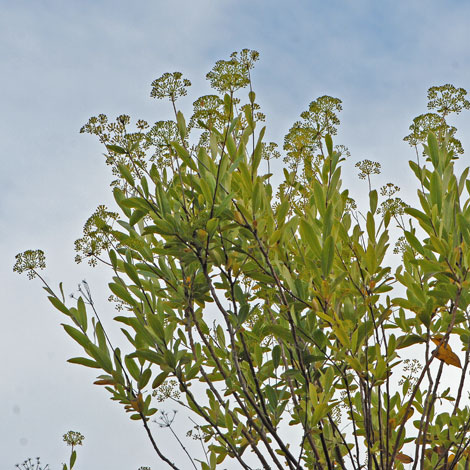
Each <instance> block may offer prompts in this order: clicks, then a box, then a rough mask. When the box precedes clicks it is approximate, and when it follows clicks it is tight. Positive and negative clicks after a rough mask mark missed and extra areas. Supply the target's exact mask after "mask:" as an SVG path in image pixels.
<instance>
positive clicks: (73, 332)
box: [62, 324, 93, 350]
mask: <svg viewBox="0 0 470 470" xmlns="http://www.w3.org/2000/svg"><path fill="white" fill-rule="evenodd" d="M62 326H63V327H64V330H65V331H66V332H67V333H68V334H69V335H70V336H71V337H72V338H73V339H74V340H75V341H76V342H77V343H78V344H79V345H80V346H82V347H83V348H84V349H85V350H88V349H90V346H92V345H93V343H92V342H91V341H90V340H89V338H88V336H86V335H84V334H83V333H82V332H81V331H80V330H77V329H76V328H74V327H73V326H70V325H64V324H63V325H62Z"/></svg>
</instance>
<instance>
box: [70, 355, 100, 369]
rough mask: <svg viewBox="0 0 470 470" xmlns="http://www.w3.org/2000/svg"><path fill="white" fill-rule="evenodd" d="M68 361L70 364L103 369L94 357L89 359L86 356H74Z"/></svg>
mask: <svg viewBox="0 0 470 470" xmlns="http://www.w3.org/2000/svg"><path fill="white" fill-rule="evenodd" d="M67 362H70V364H80V365H82V366H85V367H92V368H93V369H101V366H100V365H99V364H98V363H97V362H96V361H94V360H93V359H87V358H86V357H72V358H71V359H68V360H67Z"/></svg>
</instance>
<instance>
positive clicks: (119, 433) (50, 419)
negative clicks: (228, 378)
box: [0, 0, 470, 470]
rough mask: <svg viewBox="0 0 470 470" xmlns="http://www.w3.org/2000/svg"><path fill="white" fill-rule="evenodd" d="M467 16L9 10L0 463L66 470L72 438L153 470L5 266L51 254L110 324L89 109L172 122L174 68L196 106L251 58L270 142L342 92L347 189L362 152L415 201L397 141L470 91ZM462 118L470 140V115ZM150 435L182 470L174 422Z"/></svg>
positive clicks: (140, 2)
mask: <svg viewBox="0 0 470 470" xmlns="http://www.w3.org/2000/svg"><path fill="white" fill-rule="evenodd" d="M469 18H470V3H469V2H466V1H464V0H461V1H459V0H448V1H447V2H442V1H437V0H426V1H424V0H407V1H396V0H395V1H388V0H380V1H377V0H354V1H352V0H351V1H346V0H330V1H319V0H291V1H280V0H237V1H230V0H173V1H163V0H134V1H133V2H130V1H121V0H93V1H91V0H80V1H78V0H75V1H72V0H60V1H59V0H0V64H1V74H0V109H1V113H0V161H1V170H0V188H1V197H0V220H1V223H0V259H1V263H0V282H1V286H2V290H1V292H2V307H1V325H2V327H1V329H0V357H1V363H0V364H1V365H0V377H1V386H0V468H2V469H5V470H8V469H13V468H14V464H15V463H17V462H21V461H22V460H24V459H25V458H26V457H28V456H31V457H36V456H41V457H42V461H43V462H44V463H49V464H50V465H51V468H52V470H58V469H59V468H61V467H60V463H61V462H63V461H65V460H66V458H67V452H68V449H67V448H66V447H65V446H64V444H63V443H62V442H61V436H62V434H63V433H64V432H66V431H68V430H69V429H73V430H78V431H81V432H82V433H83V434H85V436H86V440H85V445H84V447H83V449H81V450H80V452H79V460H78V467H79V468H82V469H92V470H95V469H96V470H97V469H101V468H103V469H104V468H112V469H116V470H137V469H138V467H139V466H141V465H149V466H151V467H152V469H153V470H156V469H158V468H160V467H159V466H158V463H157V460H156V459H155V457H154V454H153V452H152V449H151V448H150V444H149V443H148V441H147V440H146V438H145V436H144V431H143V429H142V428H141V425H139V424H138V423H136V422H131V421H130V420H129V419H128V417H127V416H125V414H124V413H123V410H122V409H121V408H120V406H119V405H117V404H115V403H113V402H111V401H110V400H109V399H108V398H107V395H106V392H105V391H103V390H101V389H100V388H99V387H96V386H93V385H92V381H93V379H94V375H93V371H91V370H87V369H84V368H81V367H79V366H73V365H70V364H67V363H66V362H65V361H66V359H67V358H69V357H72V356H76V355H78V354H77V353H79V349H78V348H77V347H76V346H75V345H74V344H72V343H71V341H69V340H68V339H67V337H66V336H65V333H64V332H63V330H62V328H61V326H60V322H61V321H62V318H61V317H60V314H59V313H57V312H56V311H55V310H53V309H52V307H51V306H50V305H49V304H48V301H47V300H46V298H45V295H44V292H43V291H42V290H41V286H40V284H39V282H35V281H33V282H31V281H28V280H27V279H26V277H20V276H18V275H16V274H14V273H12V270H11V267H12V265H13V263H14V256H15V254H16V253H18V252H20V251H23V250H26V249H28V248H42V249H44V250H45V251H46V254H47V259H48V268H47V270H46V272H45V273H46V274H45V277H46V279H47V280H48V282H50V283H51V284H52V285H54V286H56V285H57V283H58V282H59V281H64V284H65V290H66V292H68V293H71V292H73V291H74V290H75V288H76V285H77V283H78V282H79V281H80V280H81V279H87V280H88V282H89V284H90V286H91V288H92V291H93V293H94V297H95V300H96V302H97V304H98V306H99V308H100V309H101V311H102V312H104V315H106V316H107V319H108V320H110V318H111V317H112V315H113V309H112V307H111V306H110V305H109V304H108V303H107V301H106V299H107V297H108V294H107V291H106V279H107V278H106V273H104V272H100V271H99V270H92V269H91V268H89V267H87V266H86V265H83V264H82V265H78V266H77V265H75V263H74V262H73V258H74V251H73V241H74V240H75V239H76V238H78V237H79V236H80V235H81V230H82V226H83V223H84V222H85V220H86V219H87V217H88V216H89V215H90V214H91V213H92V212H93V211H94V209H95V208H96V206H97V205H98V204H101V203H110V202H111V198H110V195H109V186H108V183H109V181H110V179H111V178H110V175H109V172H108V168H107V167H106V165H105V163H104V159H103V157H102V152H103V149H102V148H101V147H100V144H99V143H98V142H97V141H96V140H95V139H93V137H91V136H88V135H80V134H79V133H78V131H79V129H80V127H81V126H82V125H83V124H84V123H85V122H86V121H87V119H88V118H89V117H90V116H92V115H96V114H97V113H105V114H107V115H108V116H110V117H111V118H114V117H116V116H117V115H119V114H121V113H127V114H130V115H131V116H133V117H134V118H144V119H146V120H148V121H150V122H153V121H157V120H161V119H165V118H167V117H168V116H170V108H169V106H168V105H167V104H166V103H162V102H156V101H154V100H152V99H150V98H149V92H150V83H151V81H152V80H153V79H155V78H157V77H159V76H160V75H161V74H163V73H164V72H167V71H175V70H178V71H181V72H183V73H184V75H185V76H187V77H188V78H190V79H191V80H192V82H193V87H192V89H191V94H190V96H188V97H187V100H186V102H184V103H183V104H182V106H183V109H190V106H191V103H192V101H194V100H195V99H196V98H197V97H198V96H200V95H202V94H207V93H208V92H209V91H210V90H209V87H208V84H207V83H206V81H205V80H204V77H205V74H206V73H207V72H208V71H209V70H210V68H211V67H212V65H213V64H214V63H215V61H216V60H218V59H225V58H228V56H229V54H230V53H231V52H232V51H236V50H240V49H242V48H245V47H247V48H250V49H256V50H258V51H259V52H260V61H259V62H258V65H257V67H256V69H255V71H254V73H253V81H254V88H255V90H256V92H257V100H258V101H259V103H260V104H261V106H262V108H263V110H264V112H265V113H266V114H267V125H268V137H269V139H270V140H275V141H276V140H277V141H278V142H279V143H280V144H282V141H283V136H284V134H285V133H286V132H287V130H288V129H289V127H290V126H291V124H292V123H293V122H294V121H295V120H296V119H297V118H298V116H299V114H300V113H301V112H302V111H303V110H304V109H306V108H307V106H308V103H309V102H310V101H312V100H313V99H315V98H317V97H318V96H321V95H325V94H329V95H332V96H335V97H338V98H341V99H342V100H343V112H342V113H341V120H342V125H341V129H340V132H339V134H338V136H337V139H336V143H341V144H344V145H347V146H348V147H349V149H350V151H351V154H352V155H351V159H350V161H349V162H348V163H347V164H346V171H345V175H344V180H345V182H346V183H348V182H351V185H352V186H353V189H356V188H357V187H359V186H360V185H359V184H358V183H356V181H357V179H356V176H355V170H354V163H355V162H357V161H359V160H361V159H364V158H369V159H371V160H376V161H379V162H380V163H381V164H382V169H383V175H381V176H380V178H379V181H380V183H384V182H388V181H393V182H395V183H397V184H398V185H400V186H401V187H402V188H403V190H404V192H405V195H407V194H408V193H409V194H410V195H412V194H413V193H414V190H413V186H412V185H413V184H414V182H413V179H412V178H411V177H410V176H409V172H408V170H407V161H408V160H409V159H410V158H413V154H412V152H411V151H410V149H409V147H407V145H406V144H405V143H404V142H402V138H403V136H404V135H406V134H407V130H408V126H409V124H410V123H411V120H412V118H413V117H415V116H416V115H418V114H420V113H423V112H425V111H426V91H427V89H428V88H429V87H430V86H432V85H440V84H444V83H453V84H454V85H456V86H459V87H464V88H470V48H469V47H468V44H469V43H470V33H469V28H468V19H469ZM469 114H470V113H469ZM455 123H456V125H457V126H458V128H459V136H460V138H461V139H462V142H463V144H464V147H468V146H469V145H470V137H469V125H470V117H469V116H466V115H464V114H463V115H461V116H459V117H458V119H457V120H456V121H455ZM277 171H279V172H280V171H281V169H280V166H278V167H277ZM358 191H359V189H358ZM410 197H411V196H410ZM178 425H179V426H180V429H181V430H182V433H184V432H185V431H186V430H187V429H189V427H190V424H189V423H188V422H179V423H178ZM155 432H156V435H157V437H158V439H159V440H160V441H161V442H164V443H165V445H166V446H172V447H173V446H174V448H175V452H177V455H175V460H176V461H177V462H179V463H180V464H182V465H183V468H185V467H186V468H187V463H186V462H185V460H184V456H182V455H180V454H181V452H180V451H179V450H176V449H177V447H176V446H175V444H174V442H173V441H172V440H171V439H170V436H169V435H168V433H167V432H166V430H160V429H158V428H157V427H156V426H155Z"/></svg>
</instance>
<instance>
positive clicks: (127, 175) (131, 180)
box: [118, 163, 135, 186]
mask: <svg viewBox="0 0 470 470" xmlns="http://www.w3.org/2000/svg"><path fill="white" fill-rule="evenodd" d="M118 169H119V173H121V176H122V177H123V178H124V179H125V180H126V181H127V182H128V183H129V184H130V185H131V186H135V181H134V178H133V177H132V174H131V172H130V170H129V167H128V166H127V165H124V164H122V163H119V164H118Z"/></svg>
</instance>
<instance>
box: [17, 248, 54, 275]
mask: <svg viewBox="0 0 470 470" xmlns="http://www.w3.org/2000/svg"><path fill="white" fill-rule="evenodd" d="M15 259H16V263H15V265H14V266H13V271H14V272H17V273H18V274H21V273H23V272H25V271H26V272H27V273H28V279H34V278H35V277H36V276H37V275H38V273H37V270H38V269H44V268H45V267H46V257H45V255H44V251H42V250H26V251H24V252H23V253H18V254H17V255H16V256H15Z"/></svg>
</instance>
